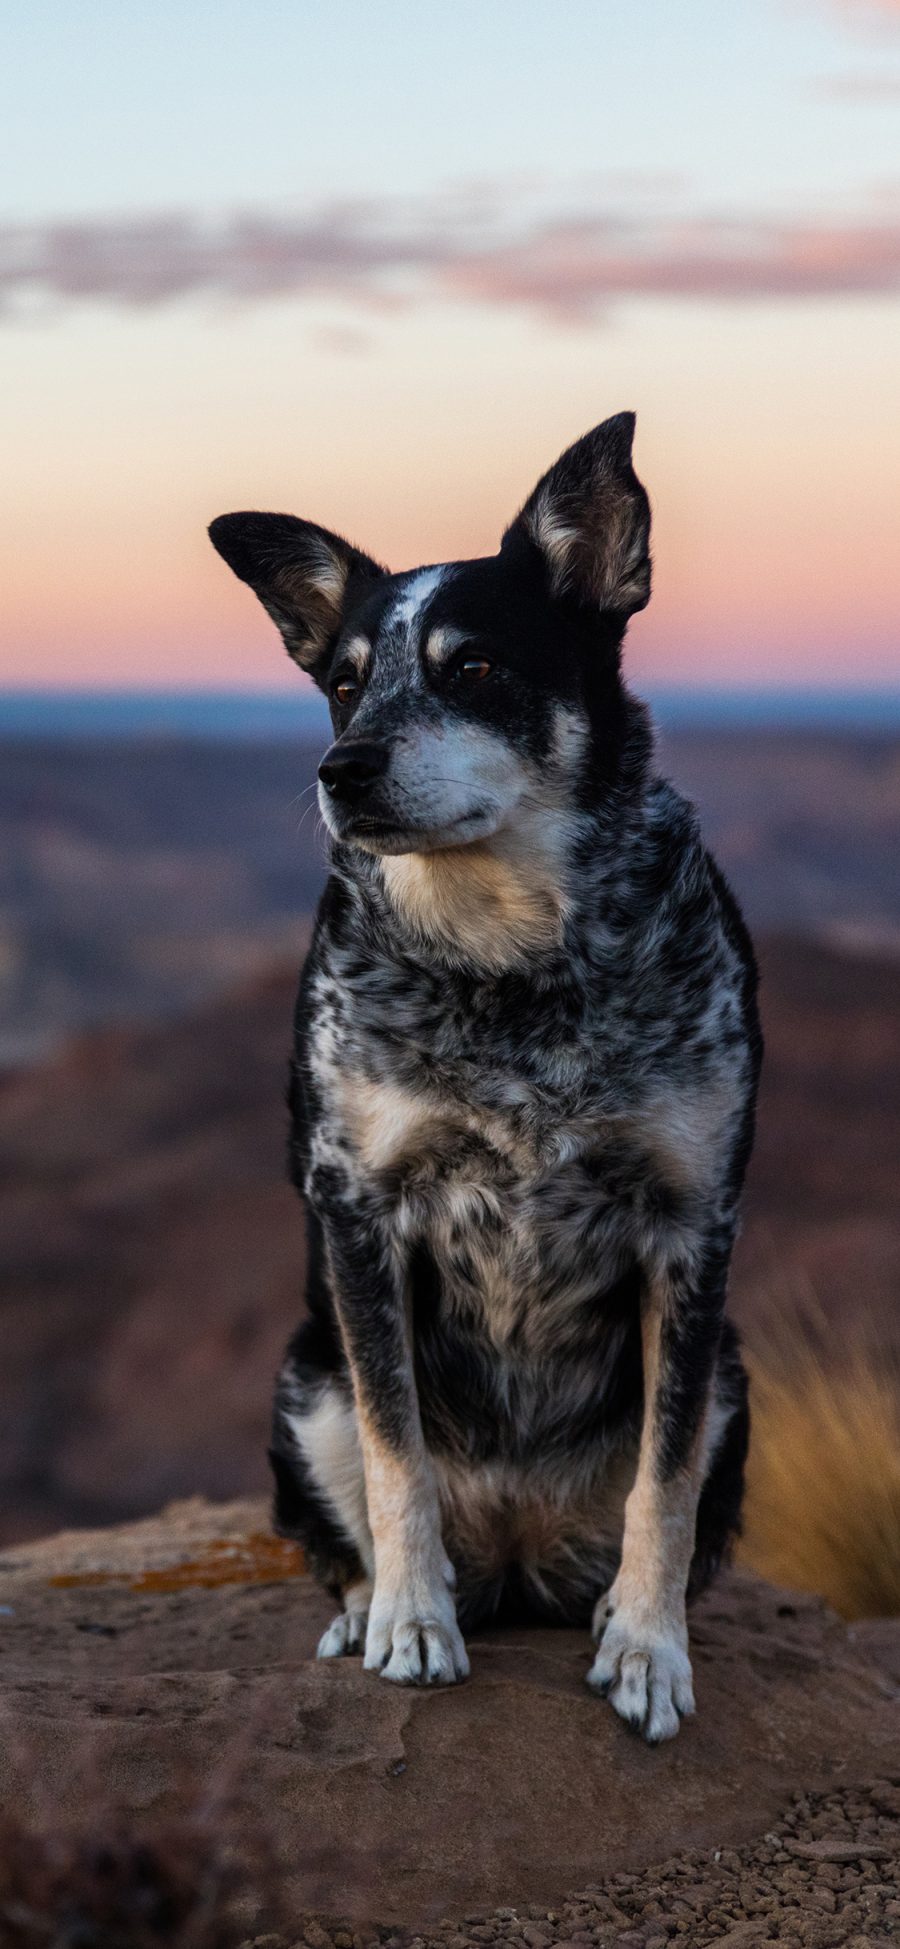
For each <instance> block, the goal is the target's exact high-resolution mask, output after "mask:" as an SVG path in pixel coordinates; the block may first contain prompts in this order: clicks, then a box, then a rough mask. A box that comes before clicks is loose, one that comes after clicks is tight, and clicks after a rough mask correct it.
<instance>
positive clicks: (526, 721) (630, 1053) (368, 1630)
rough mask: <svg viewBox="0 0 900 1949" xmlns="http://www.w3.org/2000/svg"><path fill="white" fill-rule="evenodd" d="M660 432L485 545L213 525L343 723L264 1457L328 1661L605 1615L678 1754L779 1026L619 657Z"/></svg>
mask: <svg viewBox="0 0 900 1949" xmlns="http://www.w3.org/2000/svg"><path fill="white" fill-rule="evenodd" d="M633 433H634V419H633V416H632V415H631V414H629V413H621V414H618V415H617V416H616V417H615V418H614V419H610V420H607V421H605V422H604V424H603V425H602V426H599V427H598V428H596V430H595V431H594V432H593V433H589V434H587V435H586V437H585V438H584V439H583V440H579V442H578V443H577V445H576V446H574V447H572V448H571V449H570V450H569V451H568V452H567V453H565V454H564V455H563V457H562V459H561V460H559V461H558V462H557V464H556V466H555V467H552V468H551V470H550V472H549V473H548V474H546V475H545V476H544V478H543V479H542V480H541V481H540V482H539V483H538V486H537V487H536V488H535V490H534V493H533V494H532V495H531V497H530V499H529V500H528V501H526V503H525V506H524V508H523V509H522V511H521V513H520V514H519V515H518V517H517V518H516V520H515V521H514V522H513V523H512V526H511V527H510V528H509V529H508V530H507V532H506V534H505V535H504V537H503V542H502V545H501V547H500V551H499V553H498V554H497V555H492V556H489V557H487V558H485V559H483V560H478V561H467V562H454V563H451V564H447V565H444V566H442V567H437V568H422V569H417V570H415V571H414V572H412V573H408V574H402V575H393V574H390V573H388V572H387V571H386V570H384V569H382V568H380V567H379V566H378V564H377V563H376V562H374V561H372V560H371V559H370V558H369V557H368V556H367V555H364V554H362V553H360V551H359V550H358V549H356V548H354V547H351V546H350V545H349V544H348V543H347V542H345V541H342V540H340V539H339V538H338V536H337V535H333V534H330V533H328V532H327V531H326V530H324V529H322V528H320V527H317V526H315V525H314V524H313V523H312V522H308V521H298V520H295V519H294V518H293V517H292V516H290V515H281V514H256V513H248V514H229V515H223V516H222V517H221V518H220V519H219V520H217V521H214V522H213V524H212V527H211V529H210V534H211V537H212V540H213V542H214V544H215V547H216V548H217V549H218V551H219V553H220V554H221V555H223V556H224V558H225V560H226V562H228V563H229V565H230V567H231V568H232V569H233V570H234V571H235V573H236V574H237V575H239V576H240V577H241V579H242V580H243V581H245V582H248V583H249V584H250V586H251V588H252V589H254V590H255V592H256V594H257V595H258V596H259V597H260V599H261V601H262V602H263V603H264V604H265V607H266V609H267V610H268V611H269V613H270V615H271V616H272V617H273V619H274V621H275V622H276V623H277V625H278V628H279V629H280V631H281V633H282V635H283V637H284V640H285V643H286V644H287V647H288V649H289V651H290V653H291V655H292V656H293V657H294V658H295V659H296V661H297V662H298V663H299V664H300V665H301V667H302V668H303V669H304V670H307V671H309V672H310V673H311V675H312V676H313V677H314V678H315V681H316V683H317V684H319V685H320V686H321V687H322V689H323V690H324V691H325V692H326V693H327V696H328V698H329V701H330V705H331V712H332V719H333V724H334V731H335V741H334V743H333V744H332V746H331V749H330V750H329V751H328V752H327V753H326V756H325V758H324V759H323V761H322V764H321V766H320V768H319V780H320V784H319V803H320V806H321V811H322V816H323V819H324V820H325V823H326V825H327V827H328V829H329V832H330V834H331V835H332V838H333V841H334V846H333V856H332V868H331V876H330V878H329V881H328V885H327V887H326V890H325V894H324V897H323V900H322V904H321V907H320V911H319V917H318V924H317V927H316V933H315V938H314V942H313V946H312V950H311V953H310V955H309V959H308V961H307V964H306V969H305V972H304V975H303V979H302V983H301V987H300V993H299V998H298V1003H297V1013H296V1031H295V1033H296V1040H295V1051H294V1059H293V1067H292V1084H291V1109H292V1114H293V1136H292V1144H291V1157H292V1167H293V1175H294V1178H295V1181H296V1183H297V1185H298V1187H299V1188H300V1190H301V1191H302V1193H303V1196H304V1198H305V1200H306V1210H307V1215H308V1224H309V1239H310V1274H309V1294H308V1305H309V1315H308V1318H307V1319H306V1320H305V1321H304V1323H303V1325H302V1326H301V1327H300V1329H299V1331H298V1333H297V1334H296V1336H295V1338H294V1340H293V1341H292V1343H291V1345H290V1347H289V1349H288V1353H287V1357H286V1360H285V1364H284V1367H283V1370H282V1373H281V1375H280V1378H279V1381H278V1387H277V1394H276V1401H275V1422H274V1436H273V1446H272V1462H273V1465H274V1469H275V1475H276V1479H277V1501H276V1522H277V1525H278V1527H279V1529H280V1530H281V1532H282V1533H283V1534H285V1535H288V1536H293V1537H297V1538H299V1539H300V1541H301V1542H302V1543H303V1544H304V1545H305V1547H306V1549H307V1551H308V1554H309V1558H310V1561H311V1563H312V1566H313V1568H314V1569H315V1571H316V1573H317V1575H318V1576H319V1578H320V1579H321V1581H322V1582H323V1583H324V1584H325V1585H326V1586H327V1588H328V1589H329V1590H330V1591H332V1592H333V1593H334V1594H335V1596H336V1597H339V1598H340V1601H341V1605H342V1609H341V1612H340V1614H339V1615H338V1616H337V1617H336V1618H335V1620H334V1622H333V1624H332V1625H331V1626H330V1628H329V1629H328V1630H327V1631H326V1633H325V1636H324V1637H323V1639H322V1641H321V1644H320V1646H319V1655H320V1656H321V1657H324V1658H329V1657H338V1656H340V1655H342V1654H344V1653H347V1652H357V1651H363V1652H364V1657H365V1664H366V1665H367V1666H368V1667H370V1668H371V1669H372V1670H374V1671H380V1672H381V1673H382V1675H383V1676H384V1677H385V1678H389V1679H395V1680H397V1681H399V1682H400V1683H405V1684H426V1683H431V1682H444V1683H451V1682H452V1681H453V1680H455V1679H460V1678H464V1677H465V1675H466V1673H467V1671H468V1661H467V1657H466V1650H465V1646H464V1643H463V1639H462V1636H461V1629H460V1627H461V1626H463V1627H469V1626H475V1625H477V1624H479V1623H488V1622H490V1621H491V1620H495V1619H502V1620H504V1621H506V1622H509V1621H511V1620H512V1619H528V1618H535V1619H544V1620H553V1619H556V1620H560V1621H566V1622H570V1623H571V1622H575V1621H578V1620H582V1619H583V1620H584V1621H585V1622H586V1623H587V1622H588V1621H589V1620H591V1619H592V1620H593V1630H594V1634H595V1637H596V1638H597V1639H598V1640H599V1648H598V1650H597V1654H596V1657H595V1659H594V1663H593V1666H592V1668H591V1670H590V1672H589V1675H588V1682H589V1683H590V1684H591V1685H592V1686H594V1687H595V1688H596V1690H597V1691H599V1692H601V1693H604V1694H606V1695H608V1697H609V1698H610V1700H611V1702H612V1704H613V1706H614V1707H615V1709H616V1711H617V1712H619V1713H620V1714H621V1715H622V1717H623V1718H624V1719H626V1720H628V1721H629V1722H630V1723H631V1724H632V1725H634V1726H636V1727H639V1728H641V1729H642V1730H643V1731H644V1733H645V1734H646V1737H647V1738H648V1739H649V1740H659V1739H667V1738H669V1737H671V1735H672V1734H674V1733H675V1732H676V1731H677V1730H678V1725H679V1719H680V1716H681V1715H682V1714H684V1713H687V1712H690V1711H692V1709H693V1692H692V1684H691V1667H690V1662H689V1659H688V1640H687V1626H686V1619H685V1604H686V1599H687V1598H688V1597H689V1596H691V1595H692V1594H693V1593H695V1592H697V1591H699V1590H701V1589H702V1588H703V1587H704V1585H705V1584H706V1583H707V1582H708V1581H709V1579H710V1577H711V1576H712V1575H713V1573H714V1572H715V1570H716V1568H717V1566H718V1564H719V1562H720V1560H721V1558H722V1556H723V1553H724V1552H725V1551H726V1550H727V1548H728V1544H729V1540H730V1538H731V1537H732V1536H733V1534H734V1532H735V1530H736V1528H737V1526H738V1522H739V1515H740V1505H741V1494H742V1483H743V1463H744V1456H745V1451H746V1444H747V1432H748V1415H747V1398H746V1381H745V1376H744V1371H743V1368H742V1365H741V1359H740V1354H739V1351H738V1346H737V1341H736V1337H735V1334H734V1331H733V1329H732V1328H731V1326H730V1324H729V1322H728V1321H727V1320H725V1318H724V1313H723V1309H724V1302H725V1287H726V1279H727V1274H728V1261H729V1255H730V1252H731V1246H732V1241H733V1238H734V1234H735V1226H736V1219H737V1208H738V1199H739V1194H740V1190H741V1182H742V1179H743V1175H744V1169H745V1166H746V1163H747V1158H748V1155H749V1151H750V1146H751V1142H752V1133H753V1115H754V1101H755V1094H756V1083H757V1075H758V1070H759V1062H760V1053H761V1043H760V1032H759V1025H758V1019H757V1011H756V999H755V992H756V971H755V966H754V960H753V953H752V949H751V946H750V942H749V940H748V936H747V933H746V931H745V928H744V925H743V922H742V920H741V916H740V913H739V911H738V909H737V906H736V904H735V901H734V899H733V897H732V895H731V893H730V891H729V889H728V887H727V885H726V884H725V881H724V880H723V878H722V875H721V873H720V872H719V871H718V869H717V867H716V866H715V864H714V863H713V861H712V860H711V859H710V856H709V854H708V853H707V852H706V851H705V850H704V847H703V845H702V842H701V840H700V837H699V834H698V830H697V823H696V820H695V817H694V814H693V812H692V810H691V808H690V807H689V806H688V805H686V804H685V802H684V801H683V800H682V799H681V798H679V796H678V794H677V793H676V792H675V791H673V790H672V788H671V786H669V785H668V784H666V783H664V782H663V781H662V780H661V779H660V778H658V777H657V776H656V775H655V772H654V770H653V754H652V739H651V731H650V727H649V723H648V717H647V713H646V710H645V708H644V706H643V705H642V704H641V703H639V702H638V701H637V700H636V699H635V698H634V697H633V696H631V695H630V694H629V692H628V691H627V690H626V688H625V687H624V685H623V683H622V679H621V676H620V671H619V660H620V650H621V645H622V639H623V636H624V633H625V628H626V625H627V621H628V618H629V616H630V615H631V614H632V612H633V611H634V610H637V609H642V608H643V607H644V605H645V603H646V602H647V600H648V598H649V593H650V556H649V549H648V542H649V529H650V515H649V505H648V501H647V496H646V494H645V492H644V489H643V487H642V486H641V484H640V482H639V480H638V479H637V476H636V475H635V473H634V471H633V468H632V463H631V445H632V438H633Z"/></svg>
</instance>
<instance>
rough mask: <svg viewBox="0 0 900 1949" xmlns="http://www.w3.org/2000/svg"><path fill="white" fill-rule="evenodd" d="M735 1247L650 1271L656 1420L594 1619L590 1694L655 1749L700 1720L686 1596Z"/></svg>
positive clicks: (648, 1396) (646, 1433)
mask: <svg viewBox="0 0 900 1949" xmlns="http://www.w3.org/2000/svg"><path fill="white" fill-rule="evenodd" d="M730 1244H731V1240H730V1237H729V1238H728V1240H727V1242H723V1241H719V1242H718V1243H717V1244H715V1245H711V1244H707V1245H705V1246H704V1247H703V1249H702V1250H701V1249H700V1248H698V1250H697V1252H696V1254H694V1255H691V1260H690V1262H689V1263H686V1262H685V1259H684V1258H681V1259H680V1260H679V1261H674V1260H668V1261H667V1260H665V1259H663V1260H661V1261H657V1262H656V1263H655V1264H653V1265H651V1266H649V1267H648V1268H647V1272H646V1289H645V1296H644V1301H643V1307H642V1315H641V1330H642V1342H643V1359H644V1414H643V1426H642V1431H641V1444H640V1453H639V1458H638V1467H637V1474H636V1477H635V1481H634V1486H633V1488H632V1490H631V1493H630V1495H629V1497H628V1500H627V1503H626V1505H625V1533H624V1538H623V1543H622V1560H621V1565H620V1568H619V1573H618V1575H617V1577H616V1579H615V1582H614V1584H613V1585H612V1588H611V1589H610V1590H609V1591H608V1592H607V1593H606V1595H605V1596H603V1597H601V1599H600V1601H599V1603H598V1605H597V1608H596V1611H595V1613H594V1636H595V1637H598V1638H600V1646H599V1650H598V1652H597V1656H596V1658H595V1660H594V1664H593V1666H592V1667H591V1670H590V1673H589V1674H588V1683H589V1684H590V1685H592V1686H594V1687H595V1688H596V1690H598V1691H600V1692H602V1693H603V1694H604V1695H605V1696H607V1697H608V1698H609V1700H610V1703H611V1704H612V1705H613V1706H614V1707H615V1710H616V1711H617V1712H618V1713H620V1715H621V1717H622V1718H623V1719H626V1720H627V1721H628V1722H629V1724H630V1725H632V1726H634V1727H635V1728H637V1729H639V1730H641V1731H642V1732H643V1733H644V1736H645V1738H647V1739H648V1740H650V1741H651V1742H654V1743H655V1742H656V1741H657V1740H661V1739H671V1738H672V1737H673V1736H674V1734H675V1733H676V1732H677V1731H678V1727H679V1724H680V1721H681V1718H682V1717H683V1716H684V1715H685V1714H687V1713H689V1712H693V1710H694V1693H693V1684H692V1678H691V1665H690V1659H689V1657H688V1635H687V1619H686V1612H685V1593H686V1589H687V1581H688V1572H689V1570H690V1567H691V1558H692V1556H693V1552H694V1534H695V1530H696V1522H697V1503H698V1501H699V1497H700V1490H701V1488H702V1486H703V1478H704V1474H705V1471H706V1463H707V1456H708V1422H709V1404H710V1388H711V1382H712V1376H713V1372H714V1368H715V1360H716V1352H717V1348H718V1344H719V1335H720V1331H721V1323H722V1309H723V1304H724V1295H725V1279H726V1274H727V1266H728V1256H729V1251H730Z"/></svg>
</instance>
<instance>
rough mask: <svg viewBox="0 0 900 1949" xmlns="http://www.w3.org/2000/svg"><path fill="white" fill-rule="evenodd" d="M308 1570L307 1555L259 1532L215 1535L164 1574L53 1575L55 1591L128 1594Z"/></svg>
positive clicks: (272, 1579)
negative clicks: (114, 1587)
mask: <svg viewBox="0 0 900 1949" xmlns="http://www.w3.org/2000/svg"><path fill="white" fill-rule="evenodd" d="M305 1569H306V1563H305V1561H304V1557H303V1551H302V1550H301V1549H300V1548H299V1546H298V1544H296V1543H289V1542H286V1541H285V1540H284V1539H283V1538H282V1537H280V1536H268V1535H266V1534H265V1533H264V1532H263V1531H256V1532H254V1533H253V1534H252V1535H250V1536H243V1537H214V1538H212V1539H211V1540H210V1541H209V1542H208V1543H204V1544H203V1545H202V1547H201V1549H200V1551H199V1554H198V1555H197V1556H194V1557H188V1558H185V1559H184V1560H183V1561H182V1562H181V1563H168V1564H166V1565H164V1567H162V1568H161V1569H159V1570H139V1571H138V1572H137V1573H136V1574H134V1575H132V1574H130V1573H128V1572H122V1571H117V1570H82V1571H71V1572H69V1573H68V1574H67V1575H64V1576H58V1577H51V1578H50V1579H49V1582H50V1584H51V1585H52V1586H53V1588H54V1589H55V1590H97V1589H102V1588H104V1587H105V1586H106V1585H108V1584H120V1585H124V1586H125V1588H126V1589H128V1590H157V1591H172V1590H218V1589H219V1588H220V1586H221V1585H223V1584H273V1583H281V1582H282V1581H283V1580H284V1579H285V1578H286V1577H300V1576H302V1575H303V1573H304V1571H305Z"/></svg>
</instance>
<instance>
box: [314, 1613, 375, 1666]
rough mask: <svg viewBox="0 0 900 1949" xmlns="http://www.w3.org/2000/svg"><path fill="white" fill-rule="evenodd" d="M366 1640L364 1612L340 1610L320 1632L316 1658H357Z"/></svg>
mask: <svg viewBox="0 0 900 1949" xmlns="http://www.w3.org/2000/svg"><path fill="white" fill-rule="evenodd" d="M365 1641H366V1612H365V1611H341V1613H340V1615H339V1616H338V1617H333V1618H332V1620H331V1623H330V1624H329V1626H328V1629H327V1631H323V1632H322V1636H321V1637H320V1639H319V1642H318V1645H317V1647H316V1657H317V1658H358V1657H359V1655H360V1652H361V1651H362V1648H363V1645H364V1644H365Z"/></svg>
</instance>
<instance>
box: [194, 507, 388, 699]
mask: <svg viewBox="0 0 900 1949" xmlns="http://www.w3.org/2000/svg"><path fill="white" fill-rule="evenodd" d="M209 538H210V541H211V542H212V545H213V547H214V548H215V549H217V550H218V553H219V554H220V555H221V557H222V559H223V561H225V562H227V563H228V566H229V568H230V569H233V570H234V573H235V575H238V576H240V579H241V581H242V582H247V583H249V585H250V588H251V589H253V590H254V592H255V594H256V595H258V597H259V599H260V602H261V603H262V604H263V607H264V608H265V609H267V610H268V612H269V615H270V616H271V618H272V621H273V623H275V624H276V626H277V628H278V629H279V630H280V631H281V634H282V636H283V638H284V642H285V647H286V648H287V650H288V653H289V655H290V656H292V657H293V659H294V662H295V663H299V665H300V668H301V670H308V671H309V673H310V675H311V676H312V677H314V678H316V679H317V680H318V678H319V677H320V676H321V675H323V674H324V669H323V667H322V662H323V658H324V656H325V653H326V651H327V650H328V647H329V644H330V643H331V642H332V640H333V638H334V637H335V636H336V634H337V632H338V630H339V628H340V625H341V619H342V617H343V615H344V613H345V611H346V609H347V605H348V602H349V600H351V599H352V596H353V594H354V593H355V592H357V591H359V590H360V589H361V588H362V586H363V585H364V584H365V583H367V582H375V581H377V580H378V579H379V577H380V576H382V575H384V574H386V572H387V571H386V570H385V569H383V568H379V566H378V563H377V562H373V561H372V559H371V557H370V556H369V555H364V554H363V553H362V551H361V549H359V548H354V547H353V546H352V545H351V543H350V542H349V541H342V539H341V537H340V535H333V534H331V533H329V530H328V529H327V528H317V527H316V525H315V523H314V522H312V521H298V520H297V518H296V516H295V515H293V514H256V513H246V514H220V515H219V517H218V519H217V520H216V521H213V522H211V524H210V528H209Z"/></svg>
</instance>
